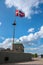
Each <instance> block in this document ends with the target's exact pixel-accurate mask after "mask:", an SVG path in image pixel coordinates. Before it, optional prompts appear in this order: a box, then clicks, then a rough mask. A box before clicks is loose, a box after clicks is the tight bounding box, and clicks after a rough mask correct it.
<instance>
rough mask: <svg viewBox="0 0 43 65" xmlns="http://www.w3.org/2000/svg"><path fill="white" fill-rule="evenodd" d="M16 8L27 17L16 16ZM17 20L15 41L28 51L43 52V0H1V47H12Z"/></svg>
mask: <svg viewBox="0 0 43 65" xmlns="http://www.w3.org/2000/svg"><path fill="white" fill-rule="evenodd" d="M16 9H18V10H21V11H23V12H24V13H25V17H19V16H18V17H17V16H15V11H16ZM15 20H16V27H15V42H19V41H20V42H21V43H22V44H23V45H24V52H26V53H38V54H43V0H0V48H1V47H2V48H11V45H12V40H13V39H12V37H13V25H12V23H13V22H14V21H15Z"/></svg>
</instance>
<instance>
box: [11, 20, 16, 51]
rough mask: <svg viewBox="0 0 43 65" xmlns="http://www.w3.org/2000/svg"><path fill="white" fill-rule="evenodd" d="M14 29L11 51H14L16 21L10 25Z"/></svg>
mask: <svg viewBox="0 0 43 65" xmlns="http://www.w3.org/2000/svg"><path fill="white" fill-rule="evenodd" d="M12 25H13V26H14V27H13V46H12V49H13V50H14V43H15V39H14V38H15V26H16V21H14V23H13V24H12Z"/></svg>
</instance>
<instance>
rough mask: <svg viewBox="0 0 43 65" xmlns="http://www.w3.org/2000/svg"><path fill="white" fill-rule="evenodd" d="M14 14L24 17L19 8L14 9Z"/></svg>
mask: <svg viewBox="0 0 43 65" xmlns="http://www.w3.org/2000/svg"><path fill="white" fill-rule="evenodd" d="M16 16H20V17H24V16H25V14H24V13H23V12H22V11H20V10H16Z"/></svg>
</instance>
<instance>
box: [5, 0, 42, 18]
mask: <svg viewBox="0 0 43 65" xmlns="http://www.w3.org/2000/svg"><path fill="white" fill-rule="evenodd" d="M40 3H43V0H5V4H6V5H7V7H9V8H11V7H12V6H14V7H16V8H17V9H19V10H22V11H23V12H24V13H25V17H28V18H31V15H32V14H37V13H38V10H37V8H39V4H40ZM33 7H35V8H36V10H35V11H34V10H33V9H32V8H33Z"/></svg>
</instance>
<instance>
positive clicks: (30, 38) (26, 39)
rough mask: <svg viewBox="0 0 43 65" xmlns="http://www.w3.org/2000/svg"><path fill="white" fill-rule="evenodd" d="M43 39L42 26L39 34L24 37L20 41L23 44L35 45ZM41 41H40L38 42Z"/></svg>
mask: <svg viewBox="0 0 43 65" xmlns="http://www.w3.org/2000/svg"><path fill="white" fill-rule="evenodd" d="M41 38H43V26H41V28H40V30H39V31H38V32H35V33H34V34H33V33H30V34H29V35H27V36H22V37H20V38H19V39H20V40H21V41H22V42H23V43H28V44H29V43H33V42H34V41H36V42H37V40H38V39H41ZM38 41H39V40H38Z"/></svg>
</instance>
